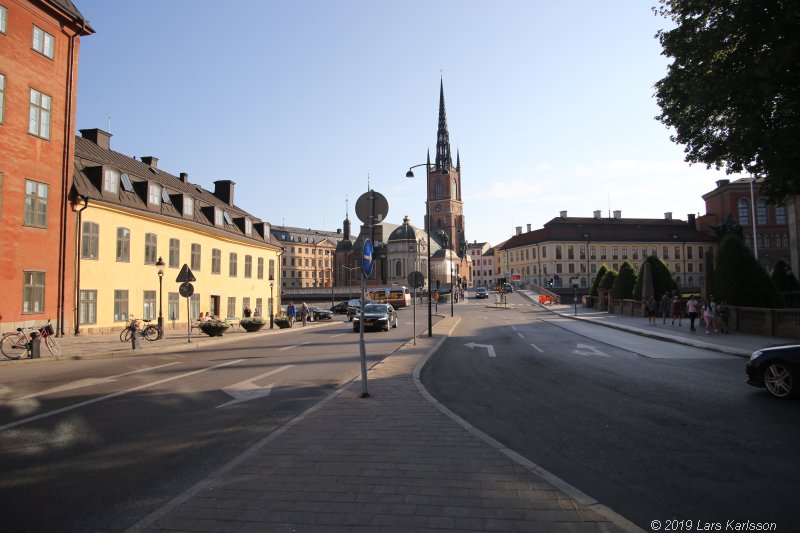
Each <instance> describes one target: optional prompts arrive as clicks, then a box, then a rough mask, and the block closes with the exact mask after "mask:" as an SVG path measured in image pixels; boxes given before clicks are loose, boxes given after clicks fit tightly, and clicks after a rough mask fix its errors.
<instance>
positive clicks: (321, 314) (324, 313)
mask: <svg viewBox="0 0 800 533" xmlns="http://www.w3.org/2000/svg"><path fill="white" fill-rule="evenodd" d="M308 312H309V314H310V315H311V319H312V320H330V319H331V318H333V312H332V311H328V310H327V309H323V308H321V307H320V306H318V305H309V306H308Z"/></svg>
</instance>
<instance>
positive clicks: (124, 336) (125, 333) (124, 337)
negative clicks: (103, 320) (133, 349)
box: [119, 328, 131, 342]
mask: <svg viewBox="0 0 800 533" xmlns="http://www.w3.org/2000/svg"><path fill="white" fill-rule="evenodd" d="M119 340H121V341H122V342H128V341H129V340H131V328H125V329H123V330H122V331H120V332H119Z"/></svg>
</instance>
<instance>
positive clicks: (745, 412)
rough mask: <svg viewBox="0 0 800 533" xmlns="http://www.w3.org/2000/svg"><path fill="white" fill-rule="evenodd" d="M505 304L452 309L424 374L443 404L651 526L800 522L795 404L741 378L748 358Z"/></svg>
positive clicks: (516, 300)
mask: <svg viewBox="0 0 800 533" xmlns="http://www.w3.org/2000/svg"><path fill="white" fill-rule="evenodd" d="M484 302H485V301H484ZM509 303H510V304H513V305H512V306H510V307H509V308H507V309H506V308H498V307H492V306H490V305H487V304H485V303H478V302H477V301H471V302H470V303H469V304H468V305H464V306H460V307H459V309H458V315H459V316H460V317H461V318H462V321H461V322H460V324H459V326H458V328H456V330H455V332H454V334H453V335H451V337H450V338H449V339H448V340H447V342H446V343H445V345H444V347H443V349H442V350H440V351H439V352H438V353H437V355H436V356H435V357H434V358H433V360H432V361H431V363H429V365H428V366H427V367H426V368H425V370H424V372H423V375H422V379H423V383H424V384H425V386H426V387H427V388H428V390H429V391H430V392H431V394H433V396H434V397H435V398H437V399H438V400H439V401H441V402H442V403H443V404H445V405H446V406H447V407H448V408H449V409H451V410H452V411H454V412H455V413H457V414H458V415H460V416H461V417H462V418H464V419H465V420H466V421H468V422H469V423H470V424H472V425H474V426H476V427H477V428H479V429H481V430H482V431H484V432H485V433H487V434H489V435H490V436H492V437H494V438H496V439H497V440H499V441H500V442H502V443H504V444H506V445H508V446H509V447H510V448H511V449H513V450H515V451H517V452H519V453H520V454H522V455H523V456H525V457H526V458H528V459H530V460H531V461H533V462H535V463H537V464H538V465H540V466H541V467H543V468H545V469H546V470H548V471H549V472H551V473H553V474H555V475H556V476H558V477H560V478H561V479H563V480H565V481H566V482H568V483H570V484H571V485H573V486H574V487H576V488H578V489H579V490H581V491H583V492H585V493H586V494H589V495H590V496H592V497H594V498H596V499H598V500H599V501H600V502H602V503H603V504H605V505H607V506H609V507H610V508H612V509H614V510H615V511H616V512H618V513H619V514H621V515H623V516H625V517H626V518H628V519H629V520H631V521H633V522H635V523H636V524H638V525H639V526H640V527H642V528H643V529H645V530H648V531H650V530H651V528H650V527H651V522H652V521H653V520H660V521H661V523H662V525H663V524H665V522H666V520H669V519H675V520H693V521H694V524H695V525H697V524H698V521H705V522H707V523H718V522H721V523H722V524H723V526H724V525H725V524H726V522H727V521H728V520H731V519H734V520H742V521H745V520H751V521H752V522H775V523H777V526H778V528H779V529H780V530H788V529H793V528H794V527H796V524H797V519H798V518H800V512H798V510H797V508H796V506H795V505H794V500H795V496H794V495H795V493H796V488H797V479H800V463H799V462H798V461H797V450H798V448H799V445H800V424H798V422H800V410H799V409H798V407H800V405H798V402H797V401H796V400H795V401H775V400H774V399H773V398H771V397H769V396H768V395H767V394H766V393H764V391H762V390H758V389H755V388H752V387H750V386H748V385H746V384H745V383H744V378H745V371H744V367H745V359H743V358H741V357H736V356H731V355H723V354H719V353H715V352H711V351H706V350H702V349H698V348H692V347H687V346H683V345H679V344H673V343H668V342H663V341H658V340H654V339H650V338H646V337H642V336H637V335H631V334H628V333H624V332H621V331H618V330H613V329H609V328H604V327H601V326H597V325H593V324H587V323H583V322H578V321H573V320H571V319H569V318H565V317H559V316H556V315H553V314H551V313H549V312H548V311H545V310H542V309H541V308H540V307H539V306H533V305H528V304H527V301H526V300H524V299H523V298H522V297H521V296H519V295H517V294H514V295H510V297H509ZM643 320H644V319H643ZM667 327H669V326H667Z"/></svg>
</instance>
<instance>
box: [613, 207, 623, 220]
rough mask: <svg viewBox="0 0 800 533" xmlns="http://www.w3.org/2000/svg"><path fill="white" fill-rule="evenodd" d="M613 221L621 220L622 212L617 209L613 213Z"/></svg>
mask: <svg viewBox="0 0 800 533" xmlns="http://www.w3.org/2000/svg"><path fill="white" fill-rule="evenodd" d="M614 219H615V220H622V211H620V210H619V209H617V210H615V211H614Z"/></svg>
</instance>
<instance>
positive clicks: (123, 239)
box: [116, 227, 131, 263]
mask: <svg viewBox="0 0 800 533" xmlns="http://www.w3.org/2000/svg"><path fill="white" fill-rule="evenodd" d="M116 260H117V262H118V263H130V262H131V230H130V229H128V228H123V227H118V228H117V250H116Z"/></svg>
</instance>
